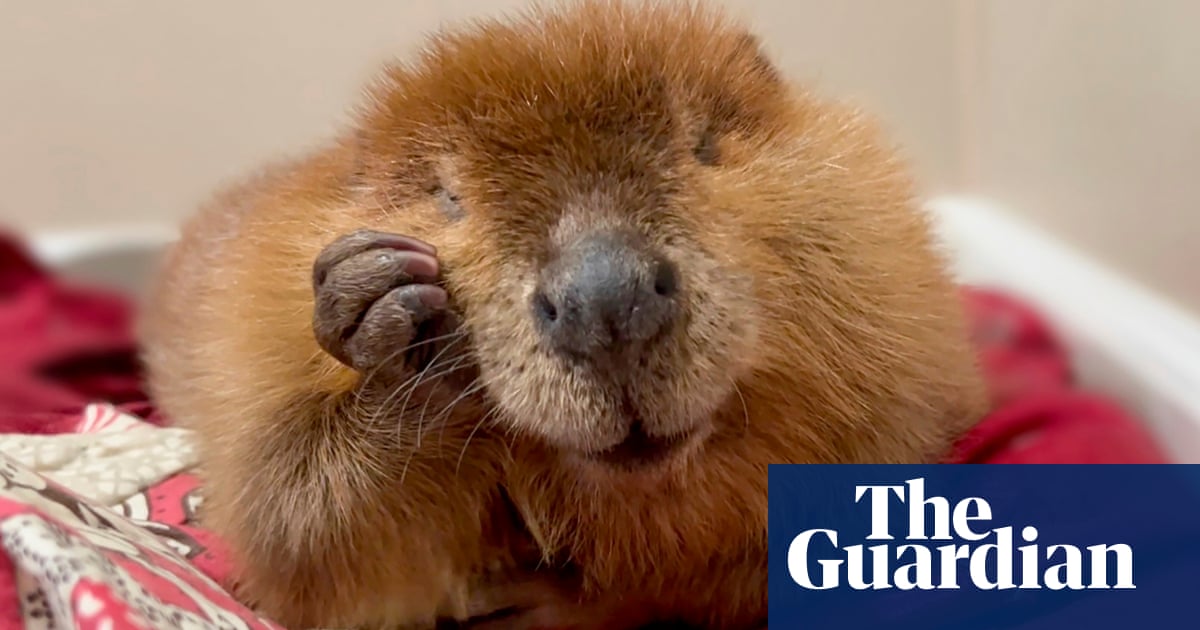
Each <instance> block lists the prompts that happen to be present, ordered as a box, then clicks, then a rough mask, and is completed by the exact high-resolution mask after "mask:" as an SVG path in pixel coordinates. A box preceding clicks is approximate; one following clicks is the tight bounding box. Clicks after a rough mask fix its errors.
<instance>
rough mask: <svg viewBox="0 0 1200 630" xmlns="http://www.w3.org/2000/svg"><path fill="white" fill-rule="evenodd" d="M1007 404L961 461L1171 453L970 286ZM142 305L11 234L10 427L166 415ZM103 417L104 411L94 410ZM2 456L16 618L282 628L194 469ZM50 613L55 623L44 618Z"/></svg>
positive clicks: (1028, 324) (1, 315) (4, 376)
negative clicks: (65, 275) (88, 282)
mask: <svg viewBox="0 0 1200 630" xmlns="http://www.w3.org/2000/svg"><path fill="white" fill-rule="evenodd" d="M964 300H965V303H966V305H967V308H968V312H969V314H970V317H971V322H972V327H973V335H974V340H975V343H976V345H977V348H978V351H979V355H980V358H981V361H982V365H983V367H984V369H985V372H986V375H987V379H988V384H989V386H990V388H991V395H992V402H993V411H992V413H991V414H990V415H988V416H987V417H986V418H984V419H983V420H982V421H981V422H980V423H979V424H978V426H977V427H976V428H975V429H974V430H973V431H972V432H971V433H970V434H969V435H967V436H966V437H965V438H964V439H963V440H962V441H961V443H960V444H959V445H958V447H957V449H956V453H955V456H954V458H953V461H954V462H959V463H1158V462H1163V461H1165V457H1164V455H1163V453H1162V452H1161V451H1160V450H1159V448H1158V446H1157V445H1156V444H1155V443H1154V442H1153V440H1152V439H1151V438H1150V436H1149V435H1148V434H1147V433H1146V432H1145V430H1144V429H1143V428H1142V426H1141V423H1140V422H1139V421H1138V420H1137V419H1136V418H1133V417H1131V416H1130V415H1129V414H1128V413H1127V412H1126V411H1124V410H1123V409H1122V408H1121V407H1120V406H1119V405H1118V404H1116V403H1115V402H1114V401H1112V400H1110V399H1108V398H1106V397H1105V396H1104V395H1102V394H1098V393H1094V392H1088V391H1085V390H1083V389H1080V388H1079V387H1078V386H1077V385H1076V383H1075V382H1074V379H1073V377H1072V374H1071V370H1070V367H1069V360H1068V357H1067V355H1066V353H1065V351H1064V349H1063V348H1062V347H1061V345H1060V344H1059V342H1058V341H1057V339H1056V338H1055V335H1054V333H1053V331H1051V330H1050V328H1049V327H1048V326H1047V325H1046V323H1045V322H1044V321H1043V320H1042V319H1041V318H1040V317H1039V316H1038V315H1037V314H1036V313H1035V312H1034V311H1033V310H1031V309H1030V308H1029V307H1028V306H1026V305H1024V304H1022V303H1020V302H1019V301H1017V300H1014V299H1012V298H1010V297H1006V296H1004V295H1001V294H998V293H994V292H990V291H986V290H982V289H968V290H966V291H964ZM131 317H132V312H131V308H130V306H129V304H128V303H127V302H126V300H125V299H124V298H123V297H122V296H119V295H114V294H111V293H106V292H103V291H98V290H93V289H88V288H83V287H72V286H67V285H65V284H63V283H62V282H60V280H59V279H57V278H55V277H53V276H52V275H50V274H48V273H46V272H45V271H44V270H43V269H41V268H40V267H39V266H38V265H36V264H34V263H33V262H32V260H31V258H30V257H29V256H28V255H27V254H26V252H25V251H24V250H23V249H22V248H21V246H20V244H19V242H17V241H16V240H14V239H12V238H3V237H0V432H2V433H40V434H52V433H65V432H73V431H80V430H90V429H88V427H90V428H91V429H94V428H95V427H94V426H92V425H94V423H91V424H90V425H89V424H86V423H83V422H82V418H83V415H84V414H83V412H84V409H85V407H86V406H87V405H89V404H90V403H94V402H97V401H106V402H109V403H112V404H113V405H114V407H112V408H111V409H109V410H108V411H105V412H104V413H111V414H116V413H117V411H118V410H119V411H124V412H129V413H132V414H135V415H138V416H140V417H141V418H143V419H146V420H147V421H148V422H150V423H158V422H159V419H158V418H157V417H156V416H155V414H154V413H153V407H152V406H151V405H150V404H149V402H148V401H147V400H146V396H145V395H144V393H143V391H142V389H141V379H140V376H141V375H140V373H139V370H138V363H137V360H136V350H137V348H136V346H135V344H134V342H133V339H132V336H131ZM91 411H92V415H93V416H94V415H95V413H96V409H95V408H93V409H92V410H91ZM10 464H11V462H6V461H5V458H3V457H0V484H3V485H2V486H0V491H2V492H0V539H2V540H3V548H4V551H5V552H6V553H3V554H0V627H21V623H22V620H24V621H25V623H27V624H29V627H33V626H35V625H38V624H39V623H41V627H50V626H49V625H47V624H45V623H42V622H45V621H46V620H47V619H49V618H50V617H53V618H54V619H55V620H56V622H57V626H56V627H64V624H65V625H66V626H67V627H71V626H72V624H73V626H74V627H89V628H90V627H96V628H101V627H107V628H111V629H112V630H123V629H125V628H150V627H163V626H167V627H183V626H185V625H188V624H191V623H201V624H202V623H203V622H208V623H213V624H215V625H218V626H220V627H241V628H263V627H270V626H269V624H268V623H267V622H265V621H262V620H259V619H257V618H256V617H254V615H253V614H251V613H250V611H248V610H246V609H245V608H243V607H241V606H240V605H239V604H237V603H236V602H234V601H233V600H232V599H231V598H229V597H228V595H226V594H225V593H224V591H222V590H221V588H219V586H218V585H219V584H222V583H224V581H225V579H226V576H227V571H228V565H227V563H226V562H225V560H224V558H225V556H224V554H222V553H221V551H220V545H219V541H215V540H213V539H212V538H211V536H209V535H208V534H207V533H206V532H204V531H203V530H201V529H197V528H195V527H193V523H192V516H193V510H194V507H195V504H196V502H197V501H198V498H197V497H196V493H195V490H196V483H195V480H194V479H193V478H191V477H190V476H188V475H186V474H182V475H177V476H175V477H172V478H170V479H167V480H166V481H164V482H162V483H160V484H158V485H155V486H153V487H151V488H147V489H146V490H145V491H144V492H143V493H141V494H140V495H138V496H137V497H135V498H134V499H133V500H131V501H127V502H126V504H125V505H124V506H123V507H122V510H121V512H123V513H122V514H116V513H113V512H107V511H105V510H104V509H102V508H96V507H94V506H91V505H89V504H88V502H86V501H82V500H80V499H78V498H77V497H74V496H73V495H72V494H71V493H70V492H67V491H66V490H64V489H62V488H60V487H58V486H56V485H55V484H52V483H49V482H47V481H46V480H45V479H44V478H41V477H39V476H37V475H31V474H30V473H28V471H23V470H20V469H19V468H15V467H13V466H11V465H10ZM39 620H41V621H40V622H39Z"/></svg>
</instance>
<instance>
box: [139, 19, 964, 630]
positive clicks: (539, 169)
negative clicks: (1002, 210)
mask: <svg viewBox="0 0 1200 630" xmlns="http://www.w3.org/2000/svg"><path fill="white" fill-rule="evenodd" d="M144 339H145V345H146V349H147V351H146V358H147V364H148V366H149V368H150V374H151V385H152V388H153V392H154V394H155V397H156V398H157V400H158V402H159V403H160V404H161V406H162V408H163V409H164V410H165V412H166V413H167V414H168V415H169V416H170V417H172V418H174V419H175V420H176V421H177V422H178V423H179V424H181V425H183V426H187V427H190V428H192V429H194V430H195V432H196V434H197V435H198V437H199V439H200V441H201V448H202V452H203V454H204V465H203V468H202V471H201V472H202V474H203V476H204V480H205V484H206V492H207V496H206V502H205V509H204V512H205V514H204V517H205V518H206V520H207V523H208V525H209V526H211V527H213V528H214V529H215V530H216V531H217V532H218V533H219V534H221V535H222V536H224V538H225V540H226V541H228V542H229V543H230V545H231V546H232V548H233V550H234V552H235V554H236V557H237V559H238V563H239V567H240V569H239V576H238V582H239V584H238V593H239V595H240V596H242V597H243V598H245V599H246V600H248V601H250V602H252V603H253V604H255V605H256V606H258V607H260V609H262V610H263V611H264V612H266V613H267V614H269V615H271V616H273V617H274V618H276V619H278V620H279V621H281V622H282V623H284V624H285V625H288V626H290V627H297V628H298V627H305V626H325V627H334V626H350V625H357V626H364V627H389V626H390V627H407V626H414V627H419V626H420V625H422V624H432V623H434V621H435V620H437V619H440V618H446V617H452V618H460V619H461V618H465V617H471V616H479V615H483V614H487V613H491V612H494V611H496V610H502V609H510V610H520V611H525V612H526V613H527V614H532V613H530V612H529V611H537V610H540V611H542V613H539V614H541V615H542V617H540V619H541V620H542V621H546V620H548V619H557V620H559V621H564V620H570V618H571V617H572V615H576V616H577V618H576V619H574V620H573V621H572V622H578V624H577V625H578V626H579V627H585V626H588V625H589V624H591V625H592V626H593V627H613V628H618V627H621V626H628V627H633V626H636V625H638V624H643V623H649V622H652V621H662V620H681V621H683V622H686V623H688V624H691V625H694V626H699V627H713V628H747V627H754V626H755V625H757V624H763V623H765V618H766V598H767V594H766V593H767V589H766V580H767V577H766V574H767V555H766V546H767V527H766V525H767V465H768V464H769V463H787V462H797V463H853V462H870V463H895V462H930V461H936V460H937V459H938V458H939V457H941V456H942V455H943V454H945V452H946V451H947V449H948V448H949V446H950V444H951V443H952V441H953V439H954V438H955V437H956V436H957V435H959V434H960V433H961V432H962V431H963V430H964V429H965V428H967V427H968V426H969V425H970V424H971V423H972V422H973V421H974V420H975V419H977V418H978V417H979V415H980V414H981V412H982V411H983V396H982V389H981V386H980V382H979V378H978V374H977V371H976V368H975V365H974V361H973V357H972V356H971V353H970V350H969V347H968V344H967V341H966V336H965V332H964V328H963V324H962V321H961V314H960V312H959V303H958V301H957V297H956V291H955V287H954V285H953V283H952V282H951V281H950V279H949V278H948V277H947V275H946V272H945V269H944V263H943V261H942V260H941V259H940V258H939V257H938V255H937V254H936V252H935V251H934V249H933V247H932V246H931V242H930V236H929V230H928V226H927V225H926V221H925V218H924V217H923V216H922V215H921V214H920V213H919V212H918V210H917V205H916V202H915V199H914V190H913V187H912V183H911V181H910V179H909V175H908V172H907V170H906V168H905V166H904V164H903V163H902V161H900V160H899V159H898V158H897V156H896V154H895V152H894V151H893V150H892V149H891V148H890V147H888V146H887V144H886V142H885V140H884V139H883V138H882V137H881V136H880V135H879V134H878V132H877V131H876V129H875V127H874V125H873V124H872V123H871V121H870V120H869V119H867V118H866V117H864V116H863V115H862V114H860V113H858V112H857V111H855V110H853V109H851V108H848V107H844V106H841V105H838V104H836V103H831V102H826V101H823V100H821V99H819V98H817V97H816V96H814V95H812V94H810V93H808V92H806V91H805V90H803V89H801V88H800V87H798V86H795V85H792V84H791V83H789V82H788V81H786V80H785V79H784V78H783V77H782V76H781V74H780V73H779V72H778V70H777V69H776V68H775V67H774V66H773V65H772V63H771V62H770V61H769V60H768V59H767V58H766V57H765V56H764V54H763V53H762V51H761V50H760V48H759V45H758V43H757V41H756V39H755V38H754V37H753V36H752V35H750V34H749V33H748V32H747V31H746V30H745V29H744V28H742V27H740V26H739V25H737V24H735V23H733V22H731V21H729V20H727V19H726V18H724V17H723V16H722V15H720V14H719V13H718V12H716V11H714V10H711V9H706V8H704V7H702V6H699V5H674V4H665V5H664V4H658V5H650V4H646V5H634V4H623V3H616V2H601V1H583V2H577V3H574V4H570V5H567V6H566V7H565V8H562V9H557V10H544V11H534V12H530V13H528V14H526V15H524V16H522V17H520V18H518V19H513V20H509V21H499V20H495V21H482V22H478V23H475V24H473V25H471V26H470V27H467V28H463V29H461V30H455V31H448V32H446V33H443V34H441V35H439V36H437V37H435V38H434V39H433V40H432V41H431V43H430V45H429V47H428V48H427V49H426V50H425V51H424V52H423V54H422V55H420V56H419V57H418V58H417V59H416V60H415V61H413V62H412V63H410V64H404V65H396V66H392V67H388V68H386V69H385V71H384V72H383V73H382V74H381V76H380V79H379V80H378V81H377V82H376V83H375V84H374V85H373V86H372V88H371V90H370V93H369V95H368V97H367V98H366V99H364V103H363V105H362V107H361V110H360V111H359V113H358V116H357V118H356V120H355V123H354V124H353V125H351V126H350V127H349V128H348V129H347V130H346V132H345V133H344V134H342V135H341V136H340V137H338V138H336V139H334V140H333V141H332V142H330V143H329V144H328V145H327V146H325V147H324V148H322V149H320V150H317V151H315V152H313V153H311V154H309V155H307V156H303V157H301V158H299V159H297V160H295V161H292V162H287V163H281V164H277V165H274V166H271V167H268V168H266V169H264V170H263V171H262V172H261V173H258V174H256V175H255V176H254V177H251V178H248V179H247V180H246V181H244V182H242V183H240V184H238V185H236V186H233V187H231V188H230V189H228V190H226V191H225V192H223V193H222V194H221V195H219V196H217V197H216V198H214V199H213V200H212V201H211V202H210V203H209V204H207V205H206V206H205V207H204V208H202V209H201V211H200V212H199V213H198V214H197V215H196V216H195V217H194V218H193V219H192V220H191V221H190V222H189V223H188V224H187V226H186V228H185V230H184V232H183V237H182V239H181V241H180V242H179V243H178V244H177V245H176V247H175V248H174V249H173V250H172V251H171V252H170V254H169V255H168V258H167V261H166V266H165V268H164V270H163V273H162V274H161V276H160V280H159V282H158V284H157V287H156V289H155V292H154V293H153V295H152V298H151V301H150V303H149V305H148V310H147V316H146V319H145V322H144ZM542 576H547V577H546V578H545V579H543V577H542ZM547 611H549V612H547ZM572 611H575V612H572ZM581 611H587V612H586V613H583V612H581ZM601 611H602V612H601ZM609 614H611V615H612V616H609V617H606V615H609ZM528 618H530V619H532V618H533V617H528ZM512 619H514V620H512V621H510V622H497V623H510V624H511V625H512V626H513V627H518V625H519V622H518V621H515V619H516V618H512Z"/></svg>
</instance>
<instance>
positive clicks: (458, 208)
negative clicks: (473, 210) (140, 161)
mask: <svg viewBox="0 0 1200 630" xmlns="http://www.w3.org/2000/svg"><path fill="white" fill-rule="evenodd" d="M433 198H434V199H435V200H437V205H438V209H439V210H441V211H442V214H444V215H446V217H447V218H448V219H450V220H452V221H457V220H458V219H461V218H463V215H465V214H466V210H463V207H462V200H461V199H460V198H459V197H458V195H456V194H454V193H453V192H451V191H450V190H448V189H446V187H444V186H438V187H437V188H436V189H434V191H433Z"/></svg>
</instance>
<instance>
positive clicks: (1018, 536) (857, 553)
mask: <svg viewBox="0 0 1200 630" xmlns="http://www.w3.org/2000/svg"><path fill="white" fill-rule="evenodd" d="M769 529H770V531H769V534H770V559H769V564H770V566H769V569H770V591H769V596H770V600H769V601H770V620H769V624H770V627H771V628H772V630H785V629H791V628H804V629H807V628H814V629H824V628H831V629H845V630H853V629H857V628H889V629H896V630H907V629H909V628H913V629H917V628H920V629H921V630H938V629H946V630H950V629H954V630H960V629H962V630H966V629H970V630H976V629H992V628H995V629H999V628H1022V629H1029V630H1038V629H1042V628H1045V629H1047V630H1049V629H1054V630H1059V629H1075V628H1079V629H1081V630H1082V629H1087V630H1104V629H1107V628H1121V629H1127V628H1153V629H1155V630H1159V629H1164V630H1165V629H1171V628H1200V606H1198V605H1197V601H1200V466H1190V465H1144V466H1143V465H1088V466H1082V465H1081V466H1074V465H933V466H891V465H863V466H858V465H812V466H806V465H772V466H771V467H770V521H769Z"/></svg>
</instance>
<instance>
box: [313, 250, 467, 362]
mask: <svg viewBox="0 0 1200 630" xmlns="http://www.w3.org/2000/svg"><path fill="white" fill-rule="evenodd" d="M438 267H439V265H438V259H437V250H436V249H434V247H433V246H432V245H429V244H428V243H424V242H422V241H419V240H417V239H414V238H410V237H407V236H400V235H397V234H386V233H381V232H374V231H370V230H359V231H356V232H353V233H351V234H348V235H345V236H342V237H341V238H338V239H337V240H335V241H334V242H333V243H331V244H330V245H328V246H327V247H326V248H325V249H324V250H323V251H322V252H321V253H320V254H319V255H318V256H317V259H316V262H315V263H314V264H313V291H314V297H315V304H314V307H315V308H314V311H313V332H314V333H315V334H316V338H317V342H318V343H319V344H320V345H321V347H322V348H323V349H324V350H325V351H326V352H328V353H329V354H330V355H332V356H333V357H334V358H336V359H337V360H338V361H341V362H342V363H344V364H346V365H348V366H350V367H352V368H354V369H355V370H358V371H360V372H367V371H372V370H377V369H380V368H383V367H386V366H388V365H396V366H403V367H407V368H414V367H421V365H420V364H421V363H423V362H426V361H428V359H429V357H430V356H431V355H430V350H431V349H432V345H433V344H432V343H429V342H431V341H434V340H435V338H436V337H438V336H439V335H440V334H441V333H440V332H439V331H440V330H442V329H443V328H444V326H443V325H441V324H445V323H446V321H445V320H446V319H447V317H446V316H447V311H446V305H447V302H448V301H449V296H448V295H447V293H446V290H445V289H443V288H442V287H440V286H438V285H437V284H436V283H437V281H438V274H439V268H438Z"/></svg>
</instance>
